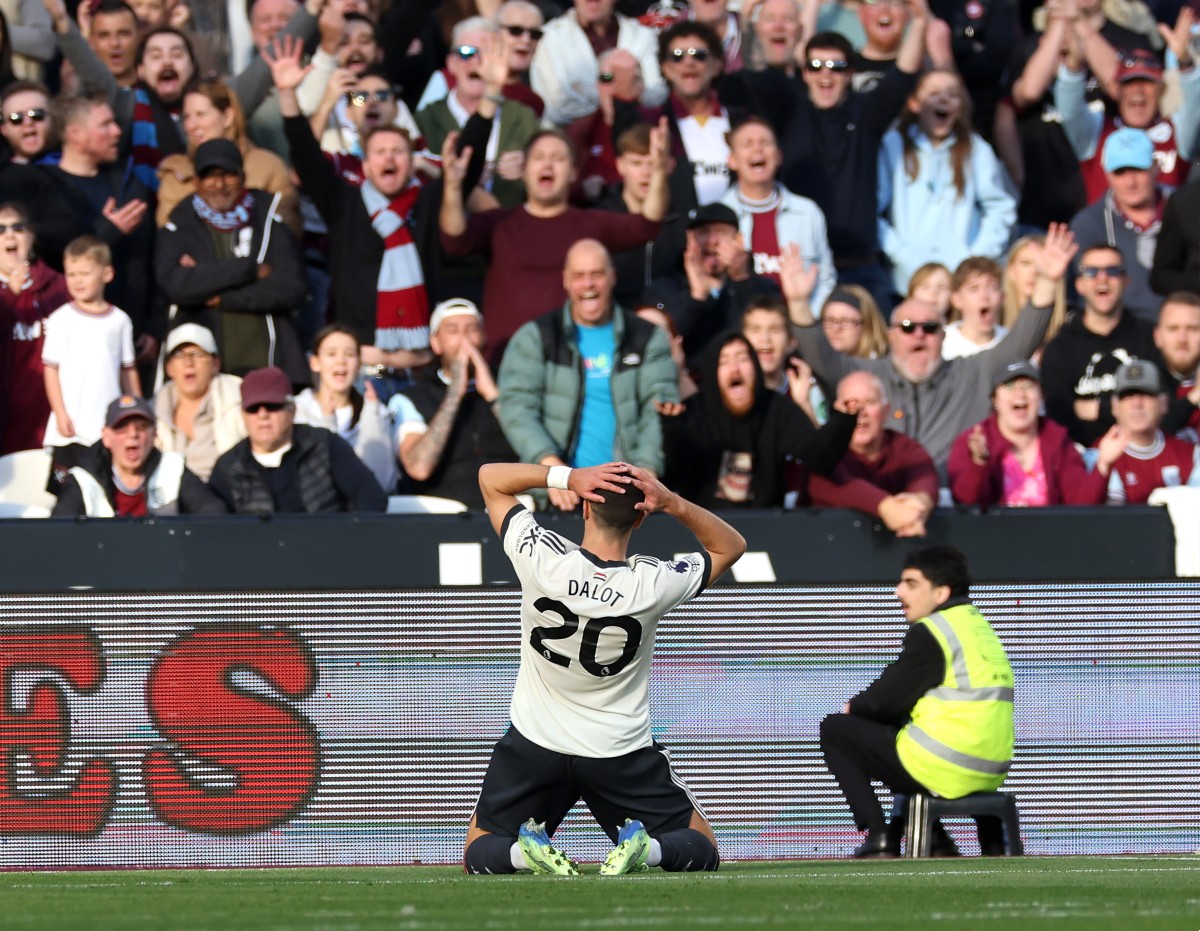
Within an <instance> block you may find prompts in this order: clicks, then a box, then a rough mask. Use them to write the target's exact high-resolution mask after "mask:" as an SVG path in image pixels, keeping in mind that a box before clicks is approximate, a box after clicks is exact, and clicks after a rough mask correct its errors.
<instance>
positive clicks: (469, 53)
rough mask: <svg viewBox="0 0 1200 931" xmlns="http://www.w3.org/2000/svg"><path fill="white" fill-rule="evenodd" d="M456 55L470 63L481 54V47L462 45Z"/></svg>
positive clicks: (457, 49)
mask: <svg viewBox="0 0 1200 931" xmlns="http://www.w3.org/2000/svg"><path fill="white" fill-rule="evenodd" d="M454 54H455V55H457V56H458V57H459V58H461V59H462V60H463V61H470V60H471V59H472V58H474V57H475V56H476V55H478V54H479V46H477V45H460V46H459V47H458V48H456V49H455V50H454Z"/></svg>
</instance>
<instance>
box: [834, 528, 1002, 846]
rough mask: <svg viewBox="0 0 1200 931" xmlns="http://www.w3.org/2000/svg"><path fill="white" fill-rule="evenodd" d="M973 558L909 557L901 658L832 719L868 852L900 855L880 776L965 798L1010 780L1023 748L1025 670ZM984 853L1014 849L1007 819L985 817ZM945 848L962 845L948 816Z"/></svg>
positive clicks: (941, 841) (932, 550)
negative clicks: (1018, 707) (995, 620)
mask: <svg viewBox="0 0 1200 931" xmlns="http://www.w3.org/2000/svg"><path fill="white" fill-rule="evenodd" d="M969 586H970V576H969V575H968V570H967V560H966V557H965V556H963V554H962V553H960V552H959V551H958V550H956V549H953V548H952V547H948V546H932V547H928V548H926V549H921V550H916V551H914V552H912V553H910V554H909V556H908V558H907V559H906V560H905V563H904V569H903V570H902V571H901V573H900V583H899V584H898V585H897V586H896V597H897V598H899V599H900V605H901V607H902V608H903V609H904V616H905V618H906V619H907V620H908V622H909V624H910V625H911V626H910V627H909V630H908V634H907V635H906V636H905V638H904V646H903V648H902V649H901V651H900V655H899V656H898V657H897V658H896V660H895V661H894V662H893V663H891V664H890V665H889V666H888V667H887V668H885V669H884V671H883V672H882V674H880V676H879V678H877V679H876V680H875V681H874V682H872V683H871V684H870V685H869V686H867V687H866V688H865V689H864V690H863V691H861V692H859V693H858V694H857V695H855V696H854V697H853V698H852V699H850V701H848V702H847V703H846V706H845V708H844V709H843V713H842V714H831V715H829V716H828V717H827V718H825V720H824V721H822V722H821V752H822V753H823V754H824V755H825V764H826V765H827V766H828V767H829V771H830V773H832V774H833V777H834V779H836V780H837V783H838V787H839V788H840V789H841V790H842V794H843V795H845V797H846V801H847V802H848V803H849V804H850V811H851V813H852V814H853V816H854V823H855V826H856V827H857V828H858V829H859V830H860V831H864V830H865V831H867V836H866V839H865V840H864V841H863V842H862V844H861V845H860V846H859V847H858V848H857V849H856V850H855V851H854V856H856V857H887V856H896V855H897V854H898V853H899V851H900V835H901V833H902V831H901V830H899V827H900V826H899V825H898V824H893V825H892V829H891V830H889V829H888V825H887V824H886V822H885V820H884V816H883V810H882V809H881V808H880V807H879V802H878V800H877V799H876V797H875V790H874V788H873V787H872V785H871V781H872V780H877V781H879V782H882V783H883V784H884V785H885V786H887V787H888V788H890V789H891V790H892V791H893V792H894V793H900V794H905V795H909V794H912V793H914V792H923V793H926V794H930V793H931V794H933V795H936V796H939V797H941V798H947V799H954V798H962V797H963V796H966V795H971V794H973V793H975V792H990V791H992V790H994V789H997V788H999V786H1000V784H1001V783H1002V782H1003V781H1004V777H1005V775H1006V774H1007V773H1008V768H1009V766H1010V765H1011V762H1012V754H1013V673H1012V667H1011V666H1010V665H1009V662H1008V656H1007V654H1006V653H1005V651H1004V647H1003V645H1002V644H1001V643H1000V640H999V638H998V637H997V636H996V632H995V631H994V630H992V627H991V625H990V624H988V622H987V619H986V618H985V617H984V616H983V615H982V614H981V613H980V612H979V609H978V608H976V607H975V606H974V605H973V604H971V603H970V602H969V601H968V600H967V594H968V588H969ZM979 828H980V832H979V833H980V845H981V847H982V849H983V852H984V853H995V852H997V850H998V849H999V848H1002V844H1001V841H1000V824H999V822H998V821H997V820H996V819H995V818H988V819H985V820H980V822H979ZM933 852H934V855H935V856H936V855H937V854H938V853H943V854H949V855H954V854H955V853H957V848H956V847H955V846H954V842H953V841H952V840H951V839H950V837H949V835H947V834H946V833H945V831H944V829H942V828H941V826H940V825H937V826H935V828H934V831H933Z"/></svg>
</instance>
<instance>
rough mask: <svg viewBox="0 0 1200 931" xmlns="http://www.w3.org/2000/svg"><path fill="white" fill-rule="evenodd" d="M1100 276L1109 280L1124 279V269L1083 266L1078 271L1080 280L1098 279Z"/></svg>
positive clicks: (1113, 266)
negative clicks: (1104, 276)
mask: <svg viewBox="0 0 1200 931" xmlns="http://www.w3.org/2000/svg"><path fill="white" fill-rule="evenodd" d="M1102 274H1103V275H1106V276H1107V277H1109V278H1124V277H1125V268H1124V266H1121V265H1084V266H1083V267H1082V268H1080V269H1079V277H1080V278H1088V279H1091V278H1099V277H1100V276H1101V275H1102Z"/></svg>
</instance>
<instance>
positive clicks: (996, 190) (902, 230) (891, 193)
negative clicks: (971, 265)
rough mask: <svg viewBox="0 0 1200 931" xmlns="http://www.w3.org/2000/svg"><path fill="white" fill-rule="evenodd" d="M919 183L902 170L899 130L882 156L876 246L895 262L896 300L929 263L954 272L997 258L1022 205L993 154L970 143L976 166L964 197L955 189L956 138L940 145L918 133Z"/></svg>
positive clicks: (887, 139)
mask: <svg viewBox="0 0 1200 931" xmlns="http://www.w3.org/2000/svg"><path fill="white" fill-rule="evenodd" d="M909 132H910V134H911V136H912V138H913V140H914V141H915V142H916V147H917V176H916V178H914V179H912V180H910V179H909V177H908V174H907V172H906V171H905V170H904V146H903V143H902V140H901V138H900V132H899V130H892V131H891V132H889V133H888V134H887V135H886V136H884V137H883V145H882V146H881V147H880V149H879V212H880V217H879V245H880V247H881V248H882V249H883V251H884V253H885V254H886V255H887V257H888V259H890V260H891V263H892V281H893V285H892V286H893V287H894V288H895V289H896V293H897V294H907V293H908V281H909V279H910V278H911V277H912V274H913V272H915V271H916V270H917V269H918V268H920V267H921V266H922V265H924V264H925V263H926V262H941V263H942V264H943V265H945V266H946V267H947V268H949V269H950V270H951V271H954V269H955V268H956V267H957V266H958V263H959V262H961V261H962V260H963V259H965V258H968V257H969V256H972V255H982V256H987V257H988V258H990V259H997V260H998V259H999V258H1000V257H1001V256H1002V255H1004V251H1005V249H1007V248H1008V239H1009V235H1010V233H1011V232H1012V226H1013V222H1014V221H1015V220H1016V218H1017V202H1016V199H1015V198H1014V197H1013V196H1012V194H1010V193H1009V191H1008V188H1007V187H1006V186H1005V177H1004V169H1003V168H1002V167H1001V165H1000V161H999V159H997V158H996V153H995V152H993V151H992V147H991V146H989V145H988V144H987V143H986V142H984V141H983V140H982V139H981V138H980V137H979V136H976V135H972V136H971V160H970V164H969V169H968V171H967V173H966V185H965V189H964V191H963V195H962V197H959V196H958V192H957V191H956V190H955V188H954V166H953V164H952V162H951V160H950V145H951V143H952V142H953V141H954V137H953V136H951V137H950V138H949V139H947V140H946V141H945V142H943V143H942V144H941V145H936V146H935V145H934V144H933V142H932V141H931V140H930V139H929V138H928V137H927V136H926V135H925V134H924V133H922V132H921V131H920V130H919V129H917V127H915V126H914V127H912V128H910V130H909Z"/></svg>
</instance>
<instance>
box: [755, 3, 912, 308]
mask: <svg viewBox="0 0 1200 931" xmlns="http://www.w3.org/2000/svg"><path fill="white" fill-rule="evenodd" d="M913 5H914V8H915V12H914V16H913V19H912V23H911V25H910V27H909V30H908V33H907V35H906V36H905V38H904V41H903V43H902V45H901V47H900V53H899V56H898V57H897V59H896V64H895V66H894V67H889V68H888V69H887V72H886V73H885V74H884V76H883V79H882V80H881V81H880V82H879V84H878V85H877V86H876V87H875V89H874V90H871V91H868V92H860V91H854V90H852V88H851V81H852V79H853V75H854V66H853V56H854V50H853V49H852V48H851V47H850V43H849V42H848V41H846V39H845V38H843V37H842V36H840V35H838V34H837V33H832V32H822V33H818V34H817V35H815V36H813V37H812V39H810V40H809V42H808V45H807V46H806V47H805V56H804V57H805V63H804V67H803V71H802V77H803V79H804V92H799V93H796V94H795V106H794V107H793V108H792V113H791V116H790V118H789V119H788V121H787V123H786V125H785V128H783V129H780V128H779V127H776V134H777V135H778V137H779V148H780V151H781V152H782V153H783V164H782V165H781V167H780V169H779V180H780V181H781V182H782V183H783V185H784V186H785V187H786V188H787V189H788V190H790V191H792V192H793V193H795V194H800V195H802V196H804V197H807V198H809V199H810V200H813V201H815V202H816V204H817V206H818V207H820V208H821V211H822V212H823V213H824V214H825V220H826V222H827V223H828V233H829V247H830V248H831V249H832V250H833V261H834V265H835V267H836V268H837V272H838V280H839V281H840V282H841V283H842V284H857V285H862V286H863V287H864V288H866V289H867V290H868V291H870V292H871V295H872V297H874V298H875V301H876V303H877V304H878V305H879V307H880V308H881V309H882V310H883V311H884V313H886V312H887V310H888V308H889V307H891V291H892V285H891V279H890V277H889V276H888V273H887V272H886V271H885V269H884V268H883V265H882V264H880V254H879V229H878V223H877V218H878V216H879V202H878V197H877V194H876V187H877V180H878V179H877V174H878V170H879V167H878V157H879V145H880V142H881V141H882V139H883V136H884V133H886V132H887V130H888V127H889V126H890V125H891V123H892V121H893V120H895V118H896V117H897V115H899V113H900V108H901V107H903V106H904V101H905V99H907V97H908V95H909V94H910V93H911V92H912V90H913V88H914V87H915V86H916V74H917V72H918V71H919V70H920V68H921V64H922V60H923V55H924V47H925V26H926V24H927V23H928V21H929V15H928V10H927V8H926V7H925V3H924V0H913Z"/></svg>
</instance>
